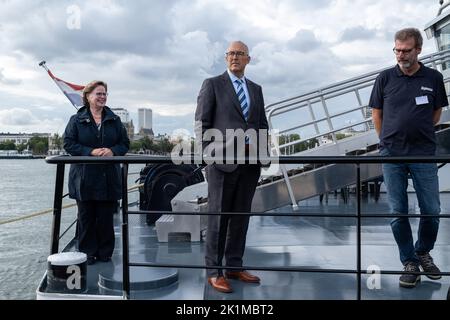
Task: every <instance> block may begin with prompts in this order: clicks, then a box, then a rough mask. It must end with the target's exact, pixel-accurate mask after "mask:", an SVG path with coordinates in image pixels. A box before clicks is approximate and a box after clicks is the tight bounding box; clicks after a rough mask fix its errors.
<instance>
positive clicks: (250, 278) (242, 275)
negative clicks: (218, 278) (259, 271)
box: [225, 271, 261, 283]
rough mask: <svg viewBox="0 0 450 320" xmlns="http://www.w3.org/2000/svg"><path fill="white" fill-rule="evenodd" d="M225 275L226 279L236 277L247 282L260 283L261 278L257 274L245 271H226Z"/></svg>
mask: <svg viewBox="0 0 450 320" xmlns="http://www.w3.org/2000/svg"><path fill="white" fill-rule="evenodd" d="M225 275H226V276H227V278H228V279H236V280H239V281H243V282H249V283H260V281H261V279H260V278H259V277H257V276H254V275H252V274H251V273H249V272H247V271H227V272H225Z"/></svg>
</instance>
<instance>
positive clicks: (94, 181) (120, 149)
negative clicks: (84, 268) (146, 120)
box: [64, 81, 130, 264]
mask: <svg viewBox="0 0 450 320" xmlns="http://www.w3.org/2000/svg"><path fill="white" fill-rule="evenodd" d="M107 90H108V86H107V84H106V83H105V82H103V81H93V82H91V83H89V84H88V85H87V86H86V87H85V88H84V90H83V103H84V107H82V108H80V110H78V112H77V113H76V114H75V115H73V116H72V117H71V118H70V121H69V123H68V124H67V127H66V130H65V132H64V149H65V150H66V151H67V153H69V154H70V155H72V156H94V157H111V156H123V155H125V154H126V153H127V151H128V148H129V146H130V140H129V139H128V136H127V132H126V129H125V127H124V126H123V124H122V122H121V120H120V118H119V116H117V115H116V114H115V113H114V112H112V111H111V109H110V108H108V107H107V106H106V105H105V104H106V98H107V95H108V93H107ZM121 192H122V190H121V178H120V165H119V164H72V165H71V167H70V173H69V196H70V198H72V199H76V200H77V205H78V250H79V251H81V252H84V253H86V254H87V256H88V264H92V263H95V261H96V260H100V261H109V260H110V259H111V256H112V254H113V251H114V226H113V214H114V212H115V210H116V209H117V200H119V199H121Z"/></svg>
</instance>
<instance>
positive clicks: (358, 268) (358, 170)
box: [356, 163, 361, 300]
mask: <svg viewBox="0 0 450 320" xmlns="http://www.w3.org/2000/svg"><path fill="white" fill-rule="evenodd" d="M356 203H357V206H356V214H357V222H356V272H357V274H356V277H357V285H358V288H357V296H356V299H357V300H361V165H360V164H359V163H357V164H356Z"/></svg>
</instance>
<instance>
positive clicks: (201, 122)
mask: <svg viewBox="0 0 450 320" xmlns="http://www.w3.org/2000/svg"><path fill="white" fill-rule="evenodd" d="M245 81H246V84H247V89H248V93H249V96H250V110H249V117H248V121H245V118H244V114H243V113H242V109H241V105H240V103H239V100H238V98H237V95H236V91H235V90H234V87H233V84H232V83H231V79H230V77H229V75H228V72H226V71H225V72H224V73H223V74H222V75H220V76H216V77H213V78H209V79H206V80H205V81H204V82H203V85H202V88H201V89H200V93H199V95H198V98H197V110H196V112H195V120H196V128H195V131H196V136H197V139H199V137H200V134H201V136H202V137H204V134H205V132H206V131H207V130H208V129H217V130H218V131H219V132H220V133H221V134H222V135H223V137H224V138H225V137H226V130H227V129H242V130H243V131H244V132H245V131H247V130H248V129H254V130H255V131H256V133H257V136H256V139H255V137H252V138H251V139H250V144H251V145H252V148H255V150H257V152H259V149H258V140H259V137H258V135H259V130H260V129H266V130H267V129H268V128H269V126H268V122H267V118H266V113H265V111H264V98H263V94H262V89H261V86H259V85H257V84H256V83H254V82H253V81H250V80H249V79H247V78H246V79H245ZM266 133H267V132H266ZM230 143H233V144H235V143H236V141H234V140H231V141H230V140H228V141H226V143H225V142H224V141H214V143H212V142H211V140H208V139H203V141H202V147H203V150H208V148H211V147H213V149H215V151H216V154H217V152H220V150H219V149H221V151H222V154H223V155H224V156H225V155H226V152H225V150H226V148H227V145H226V144H230ZM264 144H265V145H264V154H266V151H267V136H266V137H265V141H264ZM235 154H236V153H235ZM258 154H259V153H258ZM214 166H215V167H216V168H217V169H219V170H222V171H225V172H232V171H234V170H236V168H237V166H238V165H237V164H214Z"/></svg>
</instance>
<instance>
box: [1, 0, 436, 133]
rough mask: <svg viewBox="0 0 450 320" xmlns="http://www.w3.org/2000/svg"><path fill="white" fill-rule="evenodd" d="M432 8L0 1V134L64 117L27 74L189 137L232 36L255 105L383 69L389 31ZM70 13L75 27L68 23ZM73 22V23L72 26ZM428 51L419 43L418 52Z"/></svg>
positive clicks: (384, 1) (46, 86)
mask: <svg viewBox="0 0 450 320" xmlns="http://www.w3.org/2000/svg"><path fill="white" fill-rule="evenodd" d="M438 7H439V6H438V1H437V0H436V1H434V0H415V1H413V0H320V1H318V0H316V1H310V0H285V1H275V0H255V1H242V0H228V1H220V0H172V1H156V0H151V1H148V0H133V1H124V0H97V1H95V2H94V1H57V0H54V1H51V0H50V1H29V0H0V8H1V11H0V98H1V99H0V132H58V133H62V132H63V130H64V127H65V124H66V123H67V121H68V119H69V117H70V115H71V114H73V113H74V111H75V109H74V108H73V107H72V106H71V105H70V104H69V102H68V100H67V99H66V98H65V96H64V95H63V94H62V93H61V92H60V91H59V89H58V88H57V87H56V86H55V84H54V83H53V82H52V81H51V80H50V78H49V77H48V75H47V74H46V73H45V72H44V71H43V69H41V68H39V67H38V63H39V62H40V61H41V60H43V59H44V60H46V61H47V65H48V67H49V68H50V69H51V70H52V71H53V73H54V74H55V75H56V76H58V77H60V78H62V79H63V80H66V81H69V82H72V83H76V84H86V83H88V82H90V81H91V80H93V79H102V80H105V81H107V82H108V84H109V93H110V96H109V100H108V105H109V106H111V107H125V108H127V109H128V110H129V112H130V113H131V116H132V118H133V120H134V122H135V124H136V125H137V109H138V108H141V107H149V108H152V109H153V111H154V117H153V122H154V123H153V125H154V131H155V133H168V134H170V133H172V131H173V130H174V129H176V128H186V129H188V130H192V123H193V113H194V111H195V107H196V99H197V94H198V91H199V89H200V86H201V84H202V81H203V80H204V79H205V78H206V77H210V76H214V75H217V74H220V73H222V72H224V71H225V63H224V55H223V54H224V52H225V50H226V47H227V44H228V43H229V41H231V40H235V39H240V40H242V41H244V42H246V43H247V44H248V45H249V47H250V54H251V56H252V61H251V64H250V65H249V66H248V69H247V72H246V75H247V76H248V77H249V78H250V79H253V80H254V81H255V82H257V83H260V84H261V85H262V86H263V90H264V95H265V100H266V104H269V103H273V102H276V101H278V100H281V99H284V98H287V97H290V96H295V95H299V94H301V93H304V92H306V91H308V90H311V89H315V88H317V87H321V86H324V85H327V84H330V83H333V82H335V81H338V80H344V79H346V78H349V77H354V76H356V75H359V74H361V73H365V72H369V71H373V70H377V69H379V68H382V67H386V66H389V65H392V64H394V56H393V54H392V51H391V49H392V45H393V40H392V37H393V34H394V32H395V31H396V30H397V29H400V28H402V27H407V26H408V27H409V26H415V27H417V28H419V29H421V30H423V27H424V25H425V24H426V23H427V22H428V21H430V20H431V19H432V18H434V17H435V15H436V13H437V10H438ZM77 12H79V13H80V28H79V29H78V28H75V29H74V28H68V23H69V26H73V22H74V21H75V20H74V17H76V15H75V14H76V13H77ZM71 23H72V24H71ZM434 50H435V49H434V41H433V40H425V43H424V50H423V51H424V53H423V54H427V53H431V52H433V51H434Z"/></svg>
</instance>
